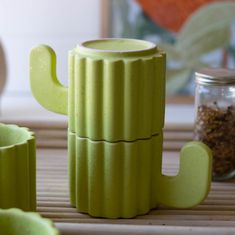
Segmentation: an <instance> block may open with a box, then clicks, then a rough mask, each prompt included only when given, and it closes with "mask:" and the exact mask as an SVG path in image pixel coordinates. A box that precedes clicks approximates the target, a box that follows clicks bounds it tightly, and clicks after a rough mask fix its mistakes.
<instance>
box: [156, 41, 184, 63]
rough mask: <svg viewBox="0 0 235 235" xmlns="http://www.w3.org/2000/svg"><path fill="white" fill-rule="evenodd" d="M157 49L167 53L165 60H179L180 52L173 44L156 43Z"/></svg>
mask: <svg viewBox="0 0 235 235" xmlns="http://www.w3.org/2000/svg"><path fill="white" fill-rule="evenodd" d="M158 46H159V48H161V49H162V50H163V51H165V52H166V53H167V58H169V59H173V60H179V59H181V57H182V56H181V52H180V51H178V50H177V48H176V47H175V46H174V45H173V44H169V43H165V42H160V43H158Z"/></svg>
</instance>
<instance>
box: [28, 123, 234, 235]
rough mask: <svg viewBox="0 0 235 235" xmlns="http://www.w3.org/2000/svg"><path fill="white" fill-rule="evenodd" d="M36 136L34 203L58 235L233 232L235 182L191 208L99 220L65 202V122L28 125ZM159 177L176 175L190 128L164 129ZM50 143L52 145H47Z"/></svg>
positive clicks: (214, 186)
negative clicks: (161, 173)
mask: <svg viewBox="0 0 235 235" xmlns="http://www.w3.org/2000/svg"><path fill="white" fill-rule="evenodd" d="M27 126H28V127H30V128H31V129H33V130H34V131H35V133H36V135H37V137H38V142H39V146H38V150H37V204H38V211H39V213H40V214H41V215H42V216H44V217H47V218H50V219H52V220H53V221H54V222H55V223H56V226H57V227H58V228H59V229H60V231H62V234H67V235H69V234H111V235H114V234H127V235H130V234H164V235H171V234H172V235H173V234H182V235H183V234H235V184H234V182H232V181H230V182H223V183H218V182H213V183H212V188H211V192H210V194H209V196H208V198H207V199H206V200H205V201H204V202H203V203H202V204H201V205H198V206H197V207H195V208H193V209H189V210H175V209H169V208H164V207H160V208H158V209H154V210H152V211H150V212H149V214H147V215H143V216H138V217H136V218H135V219H116V220H114V219H102V218H92V217H90V216H89V215H86V214H81V213H78V212H77V211H76V209H74V208H72V207H71V206H70V204H69V195H68V177H67V150H66V148H65V147H66V135H67V134H66V132H67V130H66V129H67V127H66V125H65V124H60V125H58V123H57V124H56V125H54V126H53V124H51V125H48V127H47V128H44V127H40V128H39V127H38V126H33V124H32V125H31V126H29V125H27ZM164 137H165V140H164V153H163V173H164V174H168V175H174V174H176V173H177V170H178V164H179V149H180V148H181V147H182V146H183V144H184V143H186V142H187V141H190V140H192V138H193V134H192V126H175V125H167V126H166V128H165V131H164ZM49 140H50V141H51V142H50V141H49Z"/></svg>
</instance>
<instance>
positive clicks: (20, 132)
mask: <svg viewBox="0 0 235 235" xmlns="http://www.w3.org/2000/svg"><path fill="white" fill-rule="evenodd" d="M12 207H17V208H20V209H22V210H25V211H34V210H36V147H35V137H34V133H33V132H31V131H29V130H28V129H27V128H24V127H18V126H16V125H6V124H2V123H1V124H0V208H4V209H5V208H12Z"/></svg>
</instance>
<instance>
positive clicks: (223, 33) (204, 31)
mask: <svg viewBox="0 0 235 235" xmlns="http://www.w3.org/2000/svg"><path fill="white" fill-rule="evenodd" d="M233 18H235V2H233V3H232V2H217V3H212V4H208V5H206V6H204V7H202V8H200V9H199V10H197V11H196V12H194V14H193V15H192V16H191V17H190V18H189V19H188V20H187V21H186V23H185V24H184V26H183V27H182V29H181V31H180V32H179V35H178V40H177V42H176V44H175V46H176V48H177V50H180V51H182V55H183V57H184V58H185V60H187V59H188V58H192V57H194V58H197V57H200V56H201V55H202V54H205V53H207V52H210V51H212V50H215V49H218V48H221V47H223V46H224V45H226V44H228V42H229V39H230V25H231V22H232V19H233Z"/></svg>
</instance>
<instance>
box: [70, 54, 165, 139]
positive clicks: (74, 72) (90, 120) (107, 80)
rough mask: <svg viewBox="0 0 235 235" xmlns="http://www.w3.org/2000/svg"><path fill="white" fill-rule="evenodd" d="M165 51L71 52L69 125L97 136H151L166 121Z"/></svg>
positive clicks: (98, 137) (81, 134) (107, 137)
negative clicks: (136, 54) (124, 54)
mask: <svg viewBox="0 0 235 235" xmlns="http://www.w3.org/2000/svg"><path fill="white" fill-rule="evenodd" d="M164 86H165V55H164V54H161V53H160V52H158V51H156V54H153V55H152V56H148V57H142V58H141V57H140V58H131V59H128V58H116V59H110V58H103V59H99V58H97V57H94V58H92V57H83V55H81V54H79V51H76V50H73V51H72V52H71V53H70V55H69V102H68V105H69V107H68V108H69V129H70V131H72V132H75V133H77V135H79V136H80V137H87V138H90V139H93V140H107V141H120V140H125V141H132V140H136V139H142V138H150V137H151V136H152V135H155V134H158V133H160V132H161V130H162V128H163V125H164V106H165V104H164V103H165V100H164V96H165V93H164V90H165V88H164Z"/></svg>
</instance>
